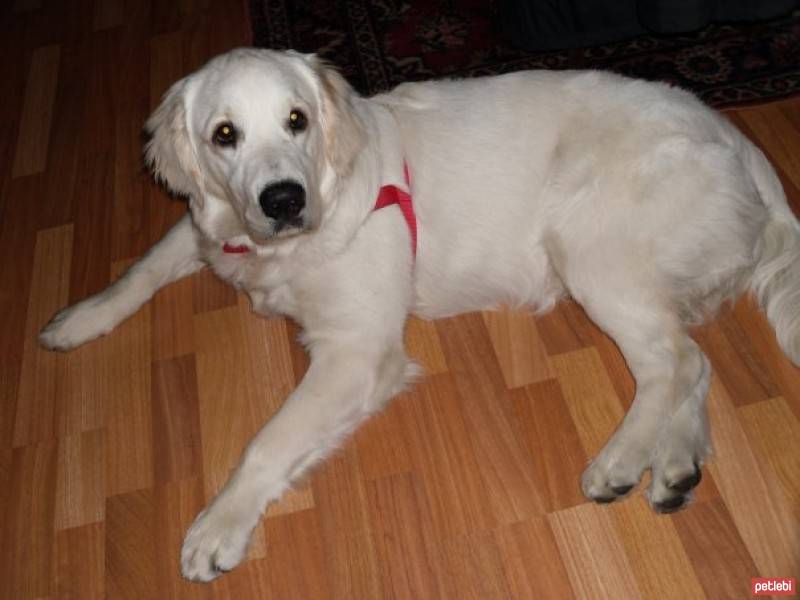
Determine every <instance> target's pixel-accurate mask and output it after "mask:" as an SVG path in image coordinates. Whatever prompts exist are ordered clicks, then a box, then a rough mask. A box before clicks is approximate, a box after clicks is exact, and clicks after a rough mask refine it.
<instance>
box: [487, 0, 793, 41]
mask: <svg viewBox="0 0 800 600" xmlns="http://www.w3.org/2000/svg"><path fill="white" fill-rule="evenodd" d="M798 5H800V2H798V0H584V1H580V2H567V1H565V0H500V2H499V4H498V7H499V16H500V23H501V26H502V29H503V32H504V33H505V35H506V37H508V39H509V40H510V41H511V42H512V43H513V44H514V45H515V46H517V47H519V48H523V49H525V50H531V51H535V50H559V49H566V48H579V47H583V46H590V45H594V44H604V43H608V42H614V41H618V40H623V39H626V38H631V37H634V36H637V35H641V34H644V33H659V34H670V33H685V32H689V31H696V30H698V29H701V28H703V27H705V26H707V25H709V24H711V23H729V22H749V21H764V20H768V19H772V18H775V17H779V16H782V15H786V14H788V13H790V12H791V11H792V9H793V8H794V7H795V6H798Z"/></svg>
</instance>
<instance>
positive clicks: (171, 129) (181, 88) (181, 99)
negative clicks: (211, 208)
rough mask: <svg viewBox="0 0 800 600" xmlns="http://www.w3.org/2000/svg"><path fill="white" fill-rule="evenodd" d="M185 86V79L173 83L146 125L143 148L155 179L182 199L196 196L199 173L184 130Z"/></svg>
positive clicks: (198, 190)
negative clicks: (147, 136) (147, 139)
mask: <svg viewBox="0 0 800 600" xmlns="http://www.w3.org/2000/svg"><path fill="white" fill-rule="evenodd" d="M188 82H189V79H188V78H186V79H182V80H180V81H178V82H177V83H175V84H174V85H173V86H172V87H171V88H170V89H169V91H167V93H166V94H164V98H163V99H162V101H161V105H160V106H159V107H158V108H157V109H156V110H155V111H154V112H153V114H152V115H150V118H149V119H148V120H147V124H146V125H145V130H146V131H147V133H148V134H149V135H150V140H149V141H148V142H147V144H146V146H145V161H146V162H147V165H148V166H149V167H150V169H151V170H152V171H153V174H154V175H155V177H156V179H158V180H159V181H163V182H164V183H165V184H166V185H167V186H168V187H169V188H170V189H171V190H172V191H173V192H175V193H177V194H181V195H184V196H189V195H199V192H200V191H201V177H200V169H199V167H198V164H197V158H196V157H195V154H194V148H193V147H192V142H191V139H190V138H189V130H188V127H187V117H186V90H187V87H188V85H187V84H188ZM198 199H199V198H198Z"/></svg>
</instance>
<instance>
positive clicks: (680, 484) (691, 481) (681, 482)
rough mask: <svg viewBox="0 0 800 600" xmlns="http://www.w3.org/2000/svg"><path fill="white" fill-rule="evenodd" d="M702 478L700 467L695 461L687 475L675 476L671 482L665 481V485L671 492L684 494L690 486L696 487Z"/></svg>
mask: <svg viewBox="0 0 800 600" xmlns="http://www.w3.org/2000/svg"><path fill="white" fill-rule="evenodd" d="M702 478H703V471H702V469H701V468H700V467H699V466H698V465H697V464H696V463H695V465H694V472H693V473H690V474H689V475H685V476H682V477H677V478H676V479H675V480H673V482H672V483H667V487H668V488H669V489H670V490H672V491H673V492H679V493H681V494H685V493H686V492H688V491H689V490H691V489H692V488H694V487H696V486H697V484H699V483H700V480H701V479H702Z"/></svg>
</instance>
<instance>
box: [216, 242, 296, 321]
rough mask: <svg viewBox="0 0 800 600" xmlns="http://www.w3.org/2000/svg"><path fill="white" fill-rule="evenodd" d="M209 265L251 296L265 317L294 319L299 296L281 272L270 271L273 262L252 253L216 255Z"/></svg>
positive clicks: (257, 308)
mask: <svg viewBox="0 0 800 600" xmlns="http://www.w3.org/2000/svg"><path fill="white" fill-rule="evenodd" d="M208 262H209V264H210V265H211V268H212V270H213V271H214V273H216V275H217V276H218V277H219V278H220V279H222V280H223V281H225V282H226V283H228V284H230V285H232V286H233V287H235V288H236V289H240V290H242V291H244V292H246V293H247V295H248V296H249V297H250V301H251V303H252V305H253V310H254V311H255V312H257V313H259V314H262V315H264V316H271V315H274V314H276V313H277V314H284V315H290V316H292V315H293V313H294V312H296V311H295V305H296V301H295V294H294V292H293V291H292V287H291V286H290V285H289V284H288V282H285V281H281V280H280V278H279V277H278V272H279V269H277V268H275V265H272V267H273V268H270V263H269V262H268V261H265V260H264V259H263V258H261V257H259V256H257V255H255V254H250V253H245V254H226V253H223V252H218V253H214V254H213V255H211V256H209V257H208Z"/></svg>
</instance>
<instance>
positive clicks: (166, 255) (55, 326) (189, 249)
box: [39, 214, 204, 350]
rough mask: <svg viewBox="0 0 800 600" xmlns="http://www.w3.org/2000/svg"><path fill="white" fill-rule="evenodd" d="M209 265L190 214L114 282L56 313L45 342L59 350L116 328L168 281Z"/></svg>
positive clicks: (42, 339)
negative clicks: (203, 256)
mask: <svg viewBox="0 0 800 600" xmlns="http://www.w3.org/2000/svg"><path fill="white" fill-rule="evenodd" d="M203 266H204V263H203V262H202V261H201V260H200V256H199V251H198V245H197V238H196V232H195V229H194V225H193V224H192V220H191V218H190V217H189V215H188V214H187V215H186V216H185V217H183V219H181V220H180V221H179V222H178V223H177V224H176V225H175V226H174V227H173V228H172V229H171V230H170V231H169V233H167V235H166V236H164V237H163V238H162V239H161V240H160V241H159V242H158V243H157V244H156V245H155V246H153V248H151V249H150V251H149V252H148V253H147V254H145V255H144V257H142V259H141V260H140V261H139V262H137V263H136V264H135V265H133V266H132V267H131V268H130V269H129V270H128V272H127V273H125V275H123V276H122V277H121V278H120V279H118V280H117V281H116V282H114V283H113V284H112V285H111V286H110V287H108V288H107V289H105V290H104V291H102V292H100V293H99V294H96V295H94V296H91V297H90V298H87V299H86V300H83V301H81V302H79V303H77V304H75V305H74V306H70V307H69V308H66V309H64V310H62V311H61V312H59V313H58V314H57V315H56V316H55V317H53V319H52V320H51V321H50V322H49V323H48V324H47V325H46V326H45V327H44V329H42V332H41V333H40V334H39V341H40V342H41V344H42V345H43V346H45V347H46V348H51V349H54V350H69V349H71V348H75V347H76V346H80V345H81V344H83V343H85V342H88V341H89V340H92V339H94V338H96V337H99V336H101V335H104V334H106V333H108V332H109V331H111V330H112V329H113V328H114V327H116V326H117V325H118V324H119V323H121V322H122V321H123V320H125V319H127V318H128V317H129V316H131V315H132V314H133V313H135V312H136V311H137V310H138V309H139V307H140V306H141V305H142V304H144V303H145V302H147V301H148V300H149V299H150V298H151V297H152V296H153V294H155V293H156V291H158V290H159V289H160V288H162V287H163V286H165V285H167V284H168V283H171V282H173V281H176V280H177V279H180V278H181V277H185V276H187V275H189V274H191V273H194V272H195V271H197V270H199V269H200V268H202V267H203Z"/></svg>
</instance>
